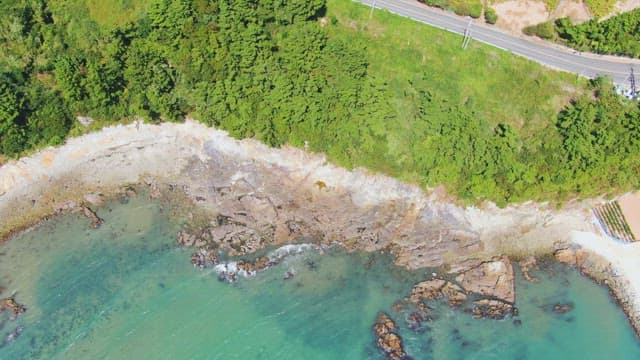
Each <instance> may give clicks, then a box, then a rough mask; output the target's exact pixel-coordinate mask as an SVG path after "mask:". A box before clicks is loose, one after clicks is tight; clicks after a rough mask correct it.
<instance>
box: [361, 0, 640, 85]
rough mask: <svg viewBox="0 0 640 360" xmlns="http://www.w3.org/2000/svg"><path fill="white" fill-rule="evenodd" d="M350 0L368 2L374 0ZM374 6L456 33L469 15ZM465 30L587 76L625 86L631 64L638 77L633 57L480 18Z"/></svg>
mask: <svg viewBox="0 0 640 360" xmlns="http://www.w3.org/2000/svg"><path fill="white" fill-rule="evenodd" d="M354 1H357V2H360V3H363V4H365V5H369V6H371V3H372V2H373V1H374V0H354ZM375 7H376V8H378V9H386V10H389V11H390V12H392V13H395V14H398V15H401V16H405V17H409V18H412V19H414V20H417V21H420V22H423V23H425V24H429V25H432V26H435V27H438V28H441V29H444V30H447V31H451V32H454V33H458V34H464V32H465V29H466V28H467V26H468V24H469V20H470V18H464V17H459V16H456V15H454V14H451V13H447V12H445V11H442V10H439V9H433V8H430V7H428V6H426V5H423V4H421V3H419V2H417V1H415V0H375ZM374 16H375V14H374ZM469 31H470V34H471V37H472V38H473V40H478V41H481V42H484V43H486V44H489V45H491V46H495V47H498V48H501V49H504V50H507V51H510V52H512V53H514V54H517V55H520V56H523V57H526V58H528V59H531V60H533V61H536V62H539V63H541V64H544V65H547V66H550V67H552V68H555V69H559V70H563V71H567V72H571V73H575V74H580V75H582V76H586V77H590V78H593V77H596V76H597V75H608V76H609V77H611V78H612V79H613V81H614V82H615V83H616V84H619V85H623V86H625V87H628V86H629V75H630V68H631V66H633V67H634V69H635V71H636V74H638V75H639V76H638V80H640V61H638V60H637V59H627V58H618V57H613V56H599V55H595V54H581V53H578V52H576V51H574V50H571V49H568V48H565V47H562V46H556V45H552V44H549V43H547V42H544V41H542V40H534V39H524V38H519V37H517V36H514V35H511V34H507V33H505V32H502V31H501V30H498V29H496V28H495V27H489V26H487V25H484V24H482V23H480V22H474V23H473V24H471V25H470V26H469ZM461 44H462V39H461Z"/></svg>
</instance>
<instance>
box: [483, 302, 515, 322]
mask: <svg viewBox="0 0 640 360" xmlns="http://www.w3.org/2000/svg"><path fill="white" fill-rule="evenodd" d="M513 311H514V307H513V305H511V304H507V303H505V302H502V301H499V300H492V299H482V300H478V301H474V302H473V317H474V318H476V319H481V318H489V319H494V320H499V319H503V318H504V317H505V316H507V315H508V314H512V313H513Z"/></svg>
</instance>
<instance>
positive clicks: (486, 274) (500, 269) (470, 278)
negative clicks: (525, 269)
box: [456, 256, 516, 304]
mask: <svg viewBox="0 0 640 360" xmlns="http://www.w3.org/2000/svg"><path fill="white" fill-rule="evenodd" d="M456 281H457V282H458V283H459V284H460V285H462V287H463V288H464V289H465V290H467V291H471V292H474V293H477V294H480V295H482V296H485V297H489V298H494V299H498V300H500V301H503V302H506V303H509V304H513V303H515V302H516V288H515V276H514V271H513V266H512V264H511V260H509V258H507V257H506V256H503V257H501V258H499V259H495V260H493V261H488V262H484V263H482V264H480V265H478V266H476V267H474V268H472V269H470V270H468V271H465V272H463V273H462V274H460V275H458V276H457V277H456Z"/></svg>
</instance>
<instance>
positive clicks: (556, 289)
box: [0, 198, 640, 359]
mask: <svg viewBox="0 0 640 360" xmlns="http://www.w3.org/2000/svg"><path fill="white" fill-rule="evenodd" d="M166 213H167V212H166V211H162V209H161V206H160V205H159V204H158V203H154V202H149V201H146V200H141V199H137V198H135V199H131V201H129V202H128V203H127V204H120V203H112V204H109V205H107V206H106V207H104V208H102V209H99V214H100V216H102V217H103V218H104V219H105V220H106V223H105V224H104V225H103V226H102V227H101V228H100V229H97V230H93V229H90V227H89V223H88V221H87V220H86V219H84V218H81V217H79V216H78V215H74V214H71V215H65V216H63V217H59V218H56V219H53V220H50V221H47V222H45V223H43V224H41V225H40V226H38V227H37V228H35V229H33V230H31V231H29V232H26V233H24V234H21V235H19V236H17V237H15V238H14V239H12V240H11V241H9V242H7V243H5V244H2V245H0V285H1V286H4V287H6V288H7V290H5V292H4V293H3V294H2V295H3V296H7V295H8V294H10V293H11V292H13V291H16V300H18V302H21V303H24V304H25V305H26V306H27V307H28V311H27V312H26V313H25V314H23V315H22V316H21V317H19V318H18V319H17V320H10V319H9V316H8V314H7V313H6V312H5V313H4V314H2V315H0V359H30V358H35V359H382V356H381V355H380V354H379V352H378V350H377V349H376V347H375V344H374V338H373V334H372V331H371V326H372V324H373V322H374V320H375V317H376V313H377V312H378V311H380V310H383V311H386V312H387V313H389V314H390V315H391V316H392V318H394V320H396V322H397V324H398V325H399V327H400V330H399V331H400V335H401V336H402V337H403V338H404V340H405V343H406V348H407V351H408V352H409V353H410V354H411V355H412V356H413V358H414V359H640V342H639V341H638V339H637V338H636V337H635V335H634V333H633V331H632V328H631V326H630V325H629V324H628V323H627V321H626V319H625V317H624V314H623V313H622V311H621V310H620V309H619V308H618V307H617V306H616V305H615V304H614V302H613V301H612V300H611V299H610V298H609V296H608V293H607V290H606V289H605V288H602V287H600V286H597V285H595V284H594V283H592V282H591V281H589V280H588V279H585V278H583V277H581V276H580V275H579V274H578V273H577V272H576V271H574V270H571V269H569V268H566V267H562V266H559V265H554V266H550V267H549V268H548V269H546V270H544V271H542V270H541V271H537V272H534V275H536V276H538V277H540V278H542V279H543V281H542V282H541V283H539V284H530V283H527V282H524V281H523V280H522V279H519V280H518V283H517V289H518V299H517V306H518V308H519V310H520V314H519V316H518V317H517V319H519V320H520V321H521V325H517V324H514V321H513V320H514V319H505V320H501V321H493V320H475V319H472V318H471V316H470V314H465V313H463V312H462V311H460V310H452V309H450V308H449V307H448V306H446V305H445V304H438V303H435V304H432V307H433V308H434V310H433V311H432V316H433V318H434V320H433V321H431V322H428V323H425V324H423V326H422V327H421V328H420V329H418V331H412V330H410V329H409V327H408V325H407V323H406V322H405V320H404V319H405V318H406V317H407V315H408V312H409V311H410V309H407V310H405V311H400V312H396V311H394V310H392V309H391V306H392V305H393V303H394V302H396V301H397V300H398V299H401V298H403V297H404V296H407V295H408V294H409V292H410V290H411V287H412V285H413V284H414V283H415V282H417V281H420V280H421V279H423V278H426V277H428V275H427V274H430V273H431V271H430V270H421V271H417V272H409V271H405V270H402V269H400V268H397V267H394V266H393V265H392V264H391V262H390V259H389V258H388V257H385V256H383V255H373V254H344V253H341V252H340V251H338V250H329V251H326V252H325V253H324V254H319V253H318V252H317V251H307V252H304V253H302V254H298V255H293V256H290V257H288V258H287V259H286V260H285V261H284V262H283V263H281V264H279V265H277V266H275V267H273V268H271V269H269V270H268V271H266V272H263V273H259V274H258V275H256V276H255V277H252V278H247V279H245V278H242V279H240V280H239V281H238V282H236V283H233V284H228V283H224V282H221V281H219V280H218V276H217V274H216V273H215V272H213V271H212V270H198V269H194V268H193V267H192V266H191V264H190V253H191V251H190V250H188V249H178V248H176V246H175V245H174V236H175V233H176V231H177V230H178V228H179V225H180V224H179V220H177V221H170V220H169V219H168V216H167V214H166ZM287 271H293V272H294V273H295V276H294V278H293V279H289V280H284V279H283V275H284V274H285V273H286V272H287ZM555 303H573V305H574V310H572V311H570V312H568V313H565V314H561V315H559V314H554V313H553V312H552V311H551V307H552V306H553V304H555ZM17 328H20V329H21V331H20V334H19V336H18V337H17V339H16V340H13V341H8V340H7V339H6V338H7V336H8V335H9V334H10V333H12V332H15V331H16V329H17Z"/></svg>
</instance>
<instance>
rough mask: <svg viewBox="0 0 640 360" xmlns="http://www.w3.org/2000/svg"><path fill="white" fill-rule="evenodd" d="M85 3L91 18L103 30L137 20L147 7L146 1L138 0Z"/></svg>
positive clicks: (98, 0) (91, 1)
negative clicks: (103, 28)
mask: <svg viewBox="0 0 640 360" xmlns="http://www.w3.org/2000/svg"><path fill="white" fill-rule="evenodd" d="M85 3H86V5H87V9H88V10H89V15H90V16H91V18H92V19H93V20H94V21H95V22H97V23H98V24H99V25H100V26H102V27H105V28H110V27H114V26H120V25H124V24H126V23H128V22H133V21H135V20H137V19H138V18H139V17H140V15H141V14H143V13H144V12H145V11H146V7H147V6H148V1H140V0H87V1H86V2H85Z"/></svg>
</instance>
